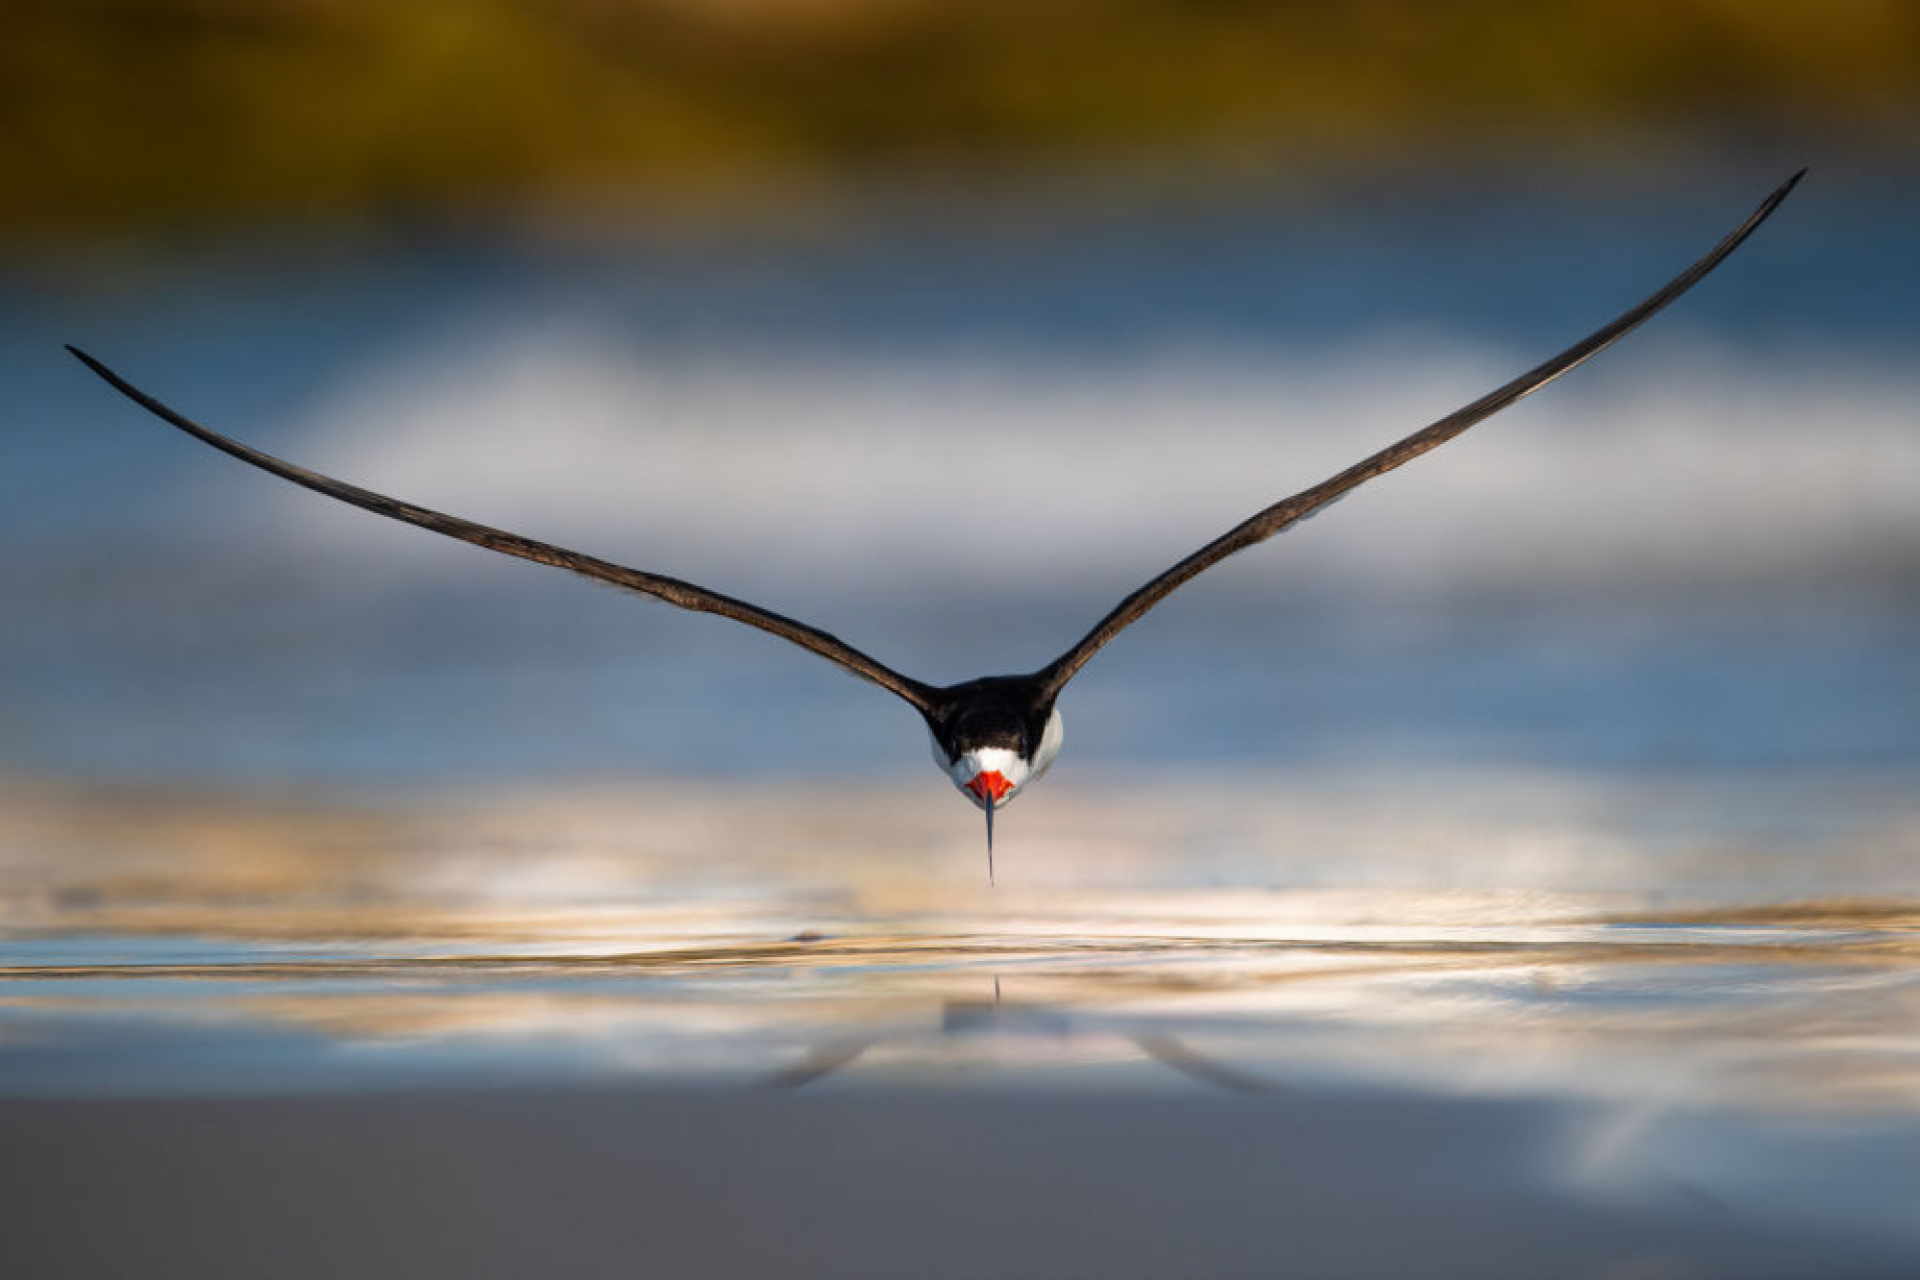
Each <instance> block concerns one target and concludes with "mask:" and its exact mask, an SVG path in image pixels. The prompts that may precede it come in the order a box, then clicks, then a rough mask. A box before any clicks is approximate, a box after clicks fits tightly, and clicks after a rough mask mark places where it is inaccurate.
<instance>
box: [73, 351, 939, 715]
mask: <svg viewBox="0 0 1920 1280" xmlns="http://www.w3.org/2000/svg"><path fill="white" fill-rule="evenodd" d="M67 350H68V351H71V352H72V353H73V354H74V355H75V356H77V357H79V359H80V361H81V363H83V364H85V365H86V366H87V367H88V368H89V369H92V370H93V371H94V372H95V373H97V374H99V375H100V376H101V377H102V378H104V379H106V381H107V382H108V383H109V384H110V385H112V386H113V387H114V389H115V390H117V391H119V392H120V393H121V394H122V395H124V396H126V397H127V398H128V399H129V400H132V401H133V402H134V403H135V404H137V405H139V406H140V407H141V408H143V409H146V410H147V411H148V412H150V413H153V414H156V415H158V416H159V417H161V418H163V419H165V420H166V421H167V422H170V423H172V424H173V425H174V426H176V427H178V428H180V430H182V431H184V432H186V433H187V434H188V435H192V436H197V437H199V438H200V439H201V440H204V441H206V443H208V444H210V445H212V446H213V447H214V448H216V449H219V450H220V451H221V452H223V453H230V454H232V455H233V456H234V457H236V458H238V459H240V460H241V461H242V462H249V463H252V464H253V465H254V466H256V467H259V468H260V469H261V470H262V471H266V472H270V473H271V474H273V475H276V476H279V477H280V478H281V479H282V480H291V481H293V483H295V484H297V485H302V486H304V487H305V488H308V489H312V490H313V491H314V492H316V493H324V494H326V495H327V496H328V497H329V498H338V499H339V500H340V501H342V502H346V503H351V504H352V505H354V506H356V507H359V508H361V509H362V510H364V511H371V512H373V513H374V514H375V515H380V516H386V517H387V518H388V519H391V520H401V521H404V522H406V523H407V524H413V525H419V526H420V527H421V528H422V529H431V530H432V531H433V532H435V533H444V534H445V535H447V536H448V537H449V538H458V539H460V540H461V541H462V542H471V543H473V544H474V545H475V546H478V547H485V548H487V549H488V550H489V551H499V552H502V553H504V554H506V555H510V556H519V557H520V558H521V559H523V560H532V561H534V562H535V563H537V564H550V565H553V566H555V567H557V568H561V569H570V570H572V571H573V572H574V573H578V574H582V575H584V576H586V577H589V578H595V579H598V580H599V581H601V582H607V583H611V584H613V585H614V586H616V587H625V588H627V589H628V590H630V591H638V592H641V593H643V594H645V595H650V596H657V597H658V598H660V599H662V600H665V601H666V602H667V603H669V604H676V605H679V606H680V607H681V608H682V609H692V610H695V611H696V612H699V613H717V614H719V615H720V616H721V617H723V618H732V619H733V620H734V621H736V622H744V623H746V624H747V625H748V626H750V627H758V628H760V629H761V630H762V631H770V632H772V633H773V634H774V635H776V636H779V637H780V638H781V639H783V640H791V641H792V642H793V643H794V644H797V645H799V646H800V647H801V648H803V649H810V650H812V651H813V652H814V653H817V654H819V655H820V656H821V657H823V658H825V659H827V660H828V661H830V662H836V663H838V664H840V665H841V666H842V667H845V668H846V669H847V670H848V671H851V672H853V674H855V675H857V676H860V677H862V678H863V679H866V680H870V681H872V682H873V683H874V684H877V685H879V686H880V687H881V688H882V689H885V690H887V691H888V692H890V693H895V694H898V695H899V696H900V697H902V698H904V699H906V701H907V702H909V703H911V704H912V705H913V706H914V707H915V708H916V709H918V710H920V711H923V712H924V711H925V710H927V708H928V707H929V706H931V705H932V700H933V696H934V690H933V688H932V687H931V686H929V685H925V684H922V683H921V682H920V681H918V680H913V679H909V678H908V677H906V676H903V675H901V674H900V673H899V672H897V671H895V670H893V669H892V668H891V667H888V666H886V665H884V664H883V663H880V662H878V661H876V660H874V659H873V658H869V657H868V656H867V655H866V654H864V653H862V652H860V651H859V650H858V649H856V648H854V647H853V646H852V645H850V644H847V643H846V642H845V641H843V640H841V639H839V638H838V637H836V636H832V635H829V634H827V633H826V632H825V631H821V630H819V629H818V628H815V627H810V626H808V625H807V624H806V623H804V622H796V621H795V620H794V619H792V618H789V617H786V616H784V615H782V614H778V613H775V612H773V611H772V610H770V609H762V608H760V607H759V606H758V605H752V604H748V603H747V602H746V601H744V600H735V599H734V598H733V597H731V596H723V595H721V594H720V593H719V592H717V591H709V590H707V589H706V588H705V587H700V586H695V585H694V584H693V583H691V582H682V581H680V580H679V579H678V578H668V577H664V576H662V575H660V574H657V573H643V572H641V571H640V570H638V569H628V568H626V567H624V566H622V565H617V564H612V563H610V562H608V561H606V560H597V559H595V558H594V557H592V556H587V555H582V554H580V553H579V552H578V551H569V550H567V549H566V548H565V547H556V546H552V545H550V544H548V543H545V542H537V541H535V540H534V539H532V538H523V537H521V536H519V535H518V534H513V533H505V532H503V531H501V530H499V529H493V528H489V527H488V526H486V525H484V524H476V523H474V522H473V521H471V520H462V519H460V518H459V517H458V516H449V515H443V514H442V513H440V512H438V511H430V510H428V509H427V508H426V507H417V506H414V505H413V504H412V503H410V502H401V501H399V500H397V499H394V498H389V497H386V496H384V495H382V494H378V493H374V492H373V491H371V490H368V489H362V488H359V487H358V486H356V485H351V484H347V483H346V482H344V481H341V480H335V479H333V478H332V477H330V476H323V475H321V474H320V473H319V472H317V471H308V470H307V469H306V468H304V467H297V466H295V465H293V464H292V463H291V462H283V461H281V460H280V459H279V458H276V457H273V456H272V455H271V454H265V453H262V452H260V451H259V450H258V449H253V448H249V447H248V446H246V445H244V444H241V443H240V442H239V441H237V440H229V439H228V438H227V437H225V436H223V435H221V434H219V433H218V432H216V431H211V430H209V429H208V428H206V427H203V426H201V425H200V424H199V423H197V422H194V421H193V420H192V419H190V418H187V417H185V416H183V415H181V414H179V413H176V412H174V411H173V410H172V409H169V408H168V407H167V406H166V405H164V404H162V403H160V402H159V401H158V400H155V399H154V398H153V397H152V396H150V395H148V394H147V393H146V392H144V391H141V390H140V389H139V388H138V387H135V386H134V385H133V384H131V383H129V382H128V381H127V380H126V379H124V378H122V377H121V376H120V375H119V374H117V373H115V372H114V371H113V370H111V369H109V368H107V366H105V365H104V364H101V363H100V362H99V361H98V360H96V359H94V358H93V357H92V356H90V355H88V354H87V353H86V352H84V351H82V350H80V349H79V348H78V347H73V346H69V347H68V348H67Z"/></svg>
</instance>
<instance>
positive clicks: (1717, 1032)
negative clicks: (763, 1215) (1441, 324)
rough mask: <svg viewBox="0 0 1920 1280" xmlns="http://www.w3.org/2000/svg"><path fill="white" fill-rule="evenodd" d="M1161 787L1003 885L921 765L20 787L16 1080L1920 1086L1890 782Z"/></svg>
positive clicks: (1109, 796) (8, 795) (1005, 867)
mask: <svg viewBox="0 0 1920 1280" xmlns="http://www.w3.org/2000/svg"><path fill="white" fill-rule="evenodd" d="M1143 797H1144V793H1143V792H1141V791H1139V790H1132V789H1117V790H1115V791H1114V792H1112V793H1086V792H1082V793H1078V794H1076V793H1074V792H1073V791H1072V790H1071V789H1070V788H1067V787H1061V788H1057V790H1056V794H1054V795H1053V796H1050V797H1048V798H1047V799H1046V800H1045V801H1041V800H1039V799H1038V798H1037V797H1036V798H1035V800H1034V801H1024V800H1023V803H1022V805H1021V806H1020V808H1018V809H1016V810H1013V811H1012V812H1010V814H1009V815H1008V821H1007V822H1006V823H1005V824H1004V826H1005V830H1004V832H1003V833H1002V834H1003V837H1004V848H1003V850H1002V855H1001V863H1002V867H1001V870H1002V875H1001V883H1000V886H999V887H998V888H996V889H989V887H988V886H987V885H986V883H985V877H984V868H983V865H982V857H981V850H980V849H979V848H978V847H977V842H978V839H979V833H978V832H977V831H976V830H975V828H974V824H973V823H972V822H971V821H968V819H969V818H970V817H971V815H970V814H968V813H966V812H963V811H959V810H957V809H956V808H955V806H953V805H952V804H951V803H944V804H943V803H941V802H942V801H945V800H947V799H948V798H947V797H945V796H943V795H940V794H938V793H937V792H931V791H929V790H928V789H925V788H913V787H902V788H899V789H897V790H883V791H881V792H880V793H879V794H878V795H877V796H869V797H868V798H866V799H863V800H862V801H861V803H859V804H858V805H852V804H840V803H828V802H825V801H823V800H822V799H821V798H820V796H819V795H818V794H817V793H810V792H807V791H803V790H800V789H781V788H770V787H722V786H717V785H702V786H697V787H687V786H678V787H672V788H669V787H664V786H650V787H646V788H634V789H592V788H545V789H531V788H530V789H525V790H517V791H505V792H491V793H487V794H475V793H460V792H441V793H435V794H431V795H426V796H415V797H400V798H392V797H389V798H386V799H384V800H378V801H373V800H367V799H365V798H362V799H360V800H359V801H357V802H349V801H343V800H341V799H338V798H333V797H325V796H315V797H278V798H261V797H254V798H250V799H249V798H244V797H242V798H236V797H232V796H196V795H182V794H170V793H141V792H134V791H126V790H118V791H111V792H108V791H103V790H99V789H87V788H76V787H70V786H52V785H30V784H25V783H16V784H12V785H10V786H7V787H5V788H3V789H0V907H4V915H3V916H0V919H3V920H4V922H5V923H4V928H0V1091H4V1090H6V1089H7V1088H9V1087H38V1086H36V1085H35V1082H36V1081H39V1080H41V1077H36V1076H34V1075H33V1072H34V1071H35V1070H40V1071H43V1072H44V1071H46V1070H51V1069H52V1068H49V1067H47V1066H46V1064H47V1063H48V1062H53V1063H55V1064H56V1065H58V1066H59V1068H60V1069H61V1070H66V1069H69V1068H71V1066H72V1064H73V1063H74V1062H75V1061H80V1062H81V1063H82V1064H83V1065H87V1066H90V1067H92V1068H94V1069H96V1070H97V1071H99V1072H104V1073H105V1076H106V1078H108V1081H109V1083H111V1082H112V1078H113V1077H114V1074H115V1072H116V1071H119V1072H121V1073H123V1074H124V1075H126V1076H127V1077H128V1078H129V1079H131V1078H134V1077H137V1076H138V1075H139V1074H140V1072H141V1070H142V1054H143V1052H146V1051H145V1050H143V1048H142V1044H143V1043H144V1042H143V1041H138V1040H137V1038H136V1040H135V1041H133V1042H129V1041H127V1040H126V1039H125V1037H126V1036H127V1035H132V1034H134V1031H133V1030H129V1029H130V1028H131V1029H135V1030H138V1031H139V1034H141V1035H150V1034H152V1033H153V1028H154V1027H155V1026H156V1025H159V1026H161V1027H163V1028H165V1029H166V1031H167V1034H168V1035H169V1036H170V1037H172V1038H171V1039H169V1040H168V1044H169V1045H170V1046H171V1049H170V1050H169V1051H170V1052H172V1053H173V1054H174V1058H173V1059H170V1060H171V1061H175V1063H176V1067H175V1068H174V1069H177V1070H180V1071H183V1072H185V1073H186V1076H187V1077H188V1079H189V1082H190V1081H191V1079H192V1077H193V1075H194V1073H195V1072H196V1071H199V1072H204V1073H206V1074H207V1075H208V1078H210V1079H224V1078H225V1077H224V1076H223V1075H222V1072H223V1071H224V1070H225V1069H226V1068H225V1067H223V1065H222V1064H223V1062H225V1061H226V1060H228V1059H232V1058H234V1057H235V1055H236V1050H235V1046H236V1045H238V1046H241V1047H242V1048H245V1049H246V1050H247V1051H248V1052H250V1053H254V1054H255V1055H256V1059H252V1060H257V1055H258V1054H259V1053H260V1052H261V1051H262V1045H265V1046H266V1048H267V1050H270V1052H268V1055H267V1057H266V1058H265V1059H263V1061H265V1062H266V1063H267V1064H268V1065H267V1066H265V1067H262V1068H259V1069H261V1070H266V1071H267V1072H268V1073H269V1074H271V1073H272V1072H274V1071H281V1072H284V1076H283V1078H284V1079H286V1080H288V1081H291V1082H293V1083H294V1084H295V1085H296V1086H298V1085H300V1084H311V1083H314V1082H315V1081H316V1080H317V1079H320V1078H322V1077H327V1078H331V1077H336V1076H338V1075H340V1074H341V1073H343V1072H344V1073H346V1074H347V1075H348V1076H351V1075H352V1073H353V1072H356V1071H366V1072H370V1073H371V1078H374V1079H379V1078H384V1077H382V1076H381V1074H380V1073H382V1072H384V1071H391V1070H395V1069H399V1068H407V1069H416V1068H417V1069H420V1070H424V1071H427V1072H428V1073H429V1074H431V1073H433V1072H440V1073H445V1074H450V1075H453V1076H456V1077H457V1076H459V1075H460V1074H461V1073H462V1072H473V1071H480V1072H486V1071H490V1070H494V1069H497V1068H501V1067H502V1064H507V1065H508V1066H511V1068H512V1069H513V1070H517V1071H522V1072H531V1073H533V1074H535V1075H539V1074H541V1073H543V1072H544V1073H548V1074H550V1075H557V1076H559V1077H562V1078H569V1079H573V1078H593V1079H604V1078H609V1077H612V1078H623V1079H624V1078H633V1077H636V1076H638V1077H663V1076H673V1077H680V1076H686V1075H695V1076H699V1077H701V1078H710V1079H716V1080H722V1081H727V1080H731V1081H737V1082H741V1083H769V1082H771V1083H786V1084H794V1085H798V1084H807V1085H810V1086H812V1085H815V1084H816V1082H822V1081H827V1080H829V1079H831V1080H833V1081H841V1080H852V1079H857V1080H862V1081H866V1082H875V1081H887V1080H892V1081H899V1080H912V1081H916V1082H928V1081H933V1082H942V1081H945V1082H964V1083H966V1084H969V1085H978V1084H989V1083H995V1082H1001V1081H1008V1080H1019V1081H1031V1080H1033V1079H1035V1078H1049V1077H1060V1078H1080V1077H1095V1078H1098V1079H1101V1080H1103V1081H1105V1082H1107V1083H1120V1084H1130V1085H1141V1086H1150V1087H1157V1086H1174V1085H1182V1086H1185V1085H1191V1084H1194V1083H1199V1084H1203V1085H1211V1086H1214V1087H1220V1088H1235V1089H1265V1088H1284V1087H1286V1086H1287V1084H1288V1082H1290V1081H1301V1080H1316V1081H1322V1082H1324V1081H1328V1080H1335V1081H1340V1082H1345V1083H1367V1082H1372V1083H1391V1084H1396V1085H1405V1086H1411V1087H1415V1088H1419V1089H1424V1090H1438V1091H1447V1092H1458V1091H1466V1092H1501V1093H1512V1092H1522V1093H1527V1092H1545V1093H1550V1094H1554V1095H1557V1096H1574V1097H1595V1098H1609V1097H1616V1098H1617V1097H1635V1098H1641V1099H1644V1098H1645V1097H1647V1096H1649V1094H1650V1093H1651V1095H1652V1096H1657V1097H1659V1098H1662V1099H1665V1100H1667V1101H1669V1102H1671V1103H1674V1104H1676V1105H1678V1104H1681V1103H1689V1102H1691V1103H1702V1104H1709V1105H1716V1106H1717V1105H1727V1104H1750V1105H1756V1106H1763V1107H1768V1108H1774V1109H1780V1108H1785V1109H1791V1110H1808V1109H1811V1110H1823V1111H1824V1110H1832V1109H1835V1108H1840V1109H1866V1110H1873V1111H1893V1112H1897V1113H1900V1114H1902V1115H1909V1116H1910V1115H1912V1114H1914V1113H1916V1112H1917V1111H1920V895H1916V894H1915V893H1914V891H1913V890H1914V885H1915V876H1914V869H1915V868H1920V802H1916V801H1915V800H1914V799H1912V798H1911V797H1910V796H1908V795H1907V793H1906V791H1905V789H1904V788H1902V787H1900V786H1898V785H1892V784H1889V785H1886V786H1873V785H1869V784H1867V783H1855V784H1850V785H1847V786H1844V787H1835V786H1834V785H1833V784H1831V783H1819V784H1815V783H1808V782H1793V781H1791V780H1789V782H1788V783H1787V784H1781V783H1779V782H1777V781H1776V782H1774V783H1770V784H1769V785H1767V786H1734V785H1731V784H1727V783H1712V784H1709V783H1694V784H1686V783H1676V782H1637V783H1635V782H1621V781H1617V780H1616V781H1611V782H1599V781H1595V780H1593V779H1580V778H1568V777H1566V776H1529V775H1501V776H1473V777H1462V778H1448V779H1439V780H1434V781H1432V782H1430V783H1428V784H1427V785H1425V786H1423V787H1417V788H1409V787H1408V786H1407V785H1406V784H1405V783H1404V782H1397V781H1392V780H1388V779H1384V778H1368V777H1359V776H1351V775H1342V776H1337V777H1313V778H1305V779H1292V780H1287V781H1283V782H1282V783H1280V784H1275V783H1273V782H1271V781H1266V780H1261V781H1258V782H1247V783H1240V784H1230V785H1222V786H1218V787H1214V788H1211V789H1209V790H1205V791H1197V790H1196V791H1190V792H1185V793H1181V794H1176V795H1173V796H1171V797H1169V796H1164V795H1163V796H1160V797H1157V798H1153V799H1151V800H1148V799H1146V798H1143ZM183 1042H184V1043H186V1044H187V1046H188V1048H189V1049H190V1050H191V1051H190V1052H187V1053H185V1055H184V1061H185V1064H186V1065H185V1066H179V1065H178V1063H179V1061H181V1060H182V1059H181V1052H180V1046H181V1044H182V1043H183ZM276 1054H277V1055H278V1056H274V1055H276ZM36 1055H38V1056H36ZM63 1055H64V1056H63ZM196 1055H197V1056H196ZM36 1064H38V1065H37V1066H36ZM409 1064H412V1065H411V1066H409ZM422 1064H424V1065H422ZM23 1082H24V1083H23ZM42 1083H43V1082H42Z"/></svg>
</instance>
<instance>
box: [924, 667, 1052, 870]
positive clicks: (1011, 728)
mask: <svg viewBox="0 0 1920 1280" xmlns="http://www.w3.org/2000/svg"><path fill="white" fill-rule="evenodd" d="M983 683H984V682H983ZM928 728H929V729H930V730H931V732H932V736H933V762H934V763H935V764H936V765H938V766H939V767H940V769H941V770H942V771H943V772H944V773H945V774H946V775H947V778H948V780H949V781H950V782H952V783H953V785H954V787H955V788H956V789H957V790H958V791H959V792H960V794H961V795H963V796H965V797H966V798H967V799H968V800H970V801H972V802H973V804H974V805H975V807H977V808H980V809H983V810H985V811H986V815H987V855H988V865H989V868H991V865H992V855H993V815H994V811H995V810H998V809H1003V808H1005V807H1006V805H1007V803H1008V802H1009V801H1010V800H1012V799H1013V798H1014V797H1015V796H1016V795H1018V794H1020V790H1021V788H1022V787H1025V786H1026V785H1027V784H1028V783H1029V782H1032V781H1033V780H1034V779H1035V778H1038V777H1039V776H1040V775H1041V774H1043V773H1045V772H1046V771H1047V766H1048V765H1050V764H1052V763H1053V757H1054V755H1055V754H1056V753H1057V752H1058V751H1059V750H1060V742H1061V737H1062V729H1061V723H1060V713H1059V712H1057V711H1055V710H1054V709H1053V708H1052V707H1051V706H1048V707H1045V708H1043V709H1042V710H1041V711H1040V712H1039V713H1038V714H1037V715H1036V714H1034V713H1033V712H1030V711H1028V710H1027V709H1026V708H1025V707H1022V706H1020V705H1018V704H1017V703H1007V702H1002V701H1000V700H997V699H992V698H981V699H978V700H976V701H974V702H972V703H971V704H970V705H962V706H961V707H959V708H956V709H955V711H954V712H953V714H952V715H950V716H948V717H946V718H944V719H943V720H941V721H939V722H934V721H932V720H929V723H928Z"/></svg>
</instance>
